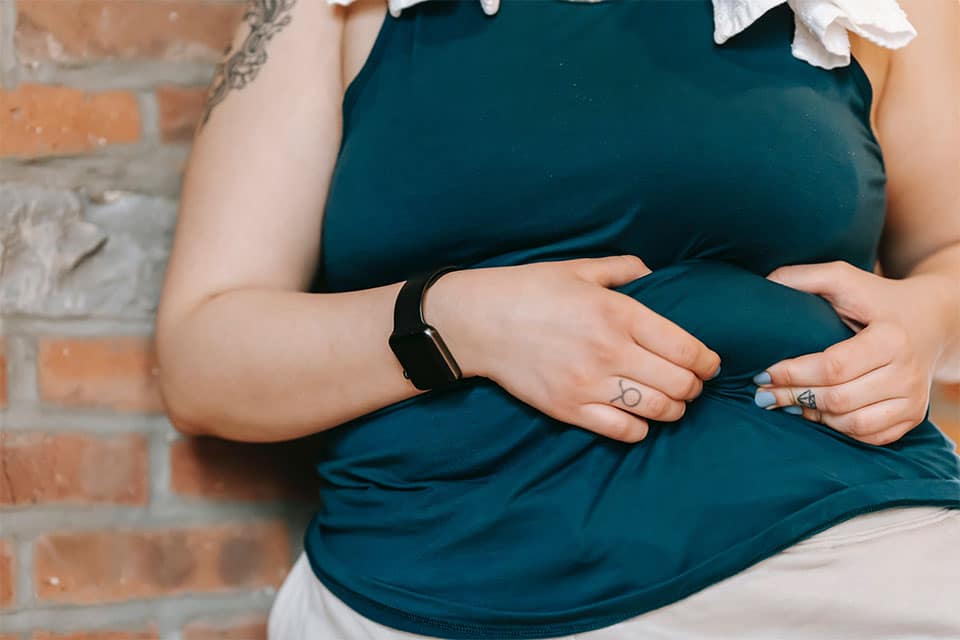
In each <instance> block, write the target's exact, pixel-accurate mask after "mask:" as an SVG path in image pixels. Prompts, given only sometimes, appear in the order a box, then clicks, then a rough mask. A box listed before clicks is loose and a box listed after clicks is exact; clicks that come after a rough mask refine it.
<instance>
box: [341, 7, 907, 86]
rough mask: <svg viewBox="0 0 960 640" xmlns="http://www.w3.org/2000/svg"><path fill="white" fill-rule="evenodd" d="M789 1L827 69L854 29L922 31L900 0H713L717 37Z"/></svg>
mask: <svg viewBox="0 0 960 640" xmlns="http://www.w3.org/2000/svg"><path fill="white" fill-rule="evenodd" d="M353 1H354V0H327V2H328V3H329V4H341V5H347V4H351V3H352V2H353ZM426 1H427V0H388V6H389V9H390V14H391V15H393V16H394V17H397V16H399V15H400V13H401V12H402V11H403V10H404V9H406V8H407V7H410V6H413V5H415V4H417V3H420V2H426ZM568 1H571V2H602V1H603V0H568ZM479 3H480V7H481V8H482V9H483V12H484V13H485V14H487V15H493V14H495V13H496V12H497V10H498V9H499V8H500V0H479ZM784 3H786V4H787V5H788V6H789V7H790V8H791V9H792V10H793V13H794V16H795V23H796V30H795V32H794V37H793V45H792V51H793V55H794V57H796V58H799V59H800V60H804V61H806V62H809V63H810V64H812V65H814V66H817V67H822V68H824V69H833V68H834V67H841V66H846V65H848V64H850V37H849V32H850V31H852V32H854V33H856V34H857V35H858V36H861V37H863V38H866V39H867V40H869V41H871V42H873V43H874V44H877V45H879V46H881V47H886V48H888V49H898V48H900V47H902V46H904V45H906V44H907V43H908V42H910V41H911V40H912V39H913V38H914V37H915V36H916V35H917V32H916V30H915V29H914V27H913V25H912V24H910V20H909V19H908V18H907V15H906V14H905V13H904V12H903V9H902V8H901V7H900V5H899V4H898V3H897V0H713V22H714V32H713V40H714V42H716V43H717V44H723V43H724V42H726V41H727V40H729V39H730V38H732V37H733V36H735V35H737V34H738V33H740V32H741V31H743V30H744V29H746V28H747V27H749V26H750V25H751V24H753V23H754V22H756V20H757V19H758V18H760V16H762V15H763V14H765V13H766V12H767V11H769V10H770V9H772V8H773V7H775V6H778V5H781V4H784Z"/></svg>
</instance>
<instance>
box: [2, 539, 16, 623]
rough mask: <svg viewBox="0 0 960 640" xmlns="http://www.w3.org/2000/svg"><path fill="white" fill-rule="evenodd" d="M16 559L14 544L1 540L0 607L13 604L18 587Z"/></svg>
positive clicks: (3, 607)
mask: <svg viewBox="0 0 960 640" xmlns="http://www.w3.org/2000/svg"><path fill="white" fill-rule="evenodd" d="M16 568H17V565H16V561H15V558H14V555H13V545H12V544H11V543H10V542H9V541H7V540H0V609H5V608H7V607H9V606H10V605H11V604H13V597H14V594H15V593H16V592H17V589H16V586H17V584H16V578H15V574H16Z"/></svg>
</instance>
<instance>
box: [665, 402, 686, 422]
mask: <svg viewBox="0 0 960 640" xmlns="http://www.w3.org/2000/svg"><path fill="white" fill-rule="evenodd" d="M686 413H687V403H686V402H671V403H670V412H669V415H667V416H666V417H665V418H664V420H665V421H667V422H675V421H677V420H679V419H680V418H682V417H683V416H684V415H685V414H686Z"/></svg>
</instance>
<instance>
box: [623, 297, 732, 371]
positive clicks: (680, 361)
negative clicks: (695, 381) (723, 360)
mask: <svg viewBox="0 0 960 640" xmlns="http://www.w3.org/2000/svg"><path fill="white" fill-rule="evenodd" d="M636 309H637V319H636V321H635V322H633V323H632V324H631V326H632V328H633V339H634V340H636V341H637V343H638V344H639V345H640V346H642V347H644V348H645V349H647V350H649V351H652V352H653V353H655V354H657V355H658V356H660V357H661V358H664V359H666V360H668V361H670V362H672V363H674V364H676V365H678V366H680V367H683V368H684V369H687V370H689V371H692V372H694V373H695V374H697V376H698V377H699V378H700V379H701V380H709V379H711V378H713V377H714V376H716V375H717V374H718V373H719V372H720V356H719V355H717V353H716V352H715V351H713V350H711V349H708V348H707V345H705V344H703V342H701V341H700V340H698V339H697V338H695V337H693V336H692V335H690V334H689V333H688V332H687V331H685V330H684V329H682V328H681V327H680V326H679V325H677V324H676V323H674V322H671V321H670V320H667V319H666V318H664V317H663V316H661V315H660V314H658V313H654V312H653V311H652V310H650V309H648V308H647V307H645V306H643V305H637V307H636Z"/></svg>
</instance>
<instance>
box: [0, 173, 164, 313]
mask: <svg viewBox="0 0 960 640" xmlns="http://www.w3.org/2000/svg"><path fill="white" fill-rule="evenodd" d="M99 201H100V203H99V204H94V203H91V202H89V201H86V200H84V199H82V198H81V197H79V196H78V195H77V194H75V193H74V192H71V191H67V190H59V189H51V188H47V187H40V186H36V185H25V184H11V183H7V184H3V185H0V269H2V274H3V277H2V279H0V312H2V313H4V314H12V313H18V314H28V315H34V316H45V317H77V316H94V317H111V318H118V317H122V318H129V317H148V316H151V315H152V314H153V312H154V311H155V309H156V303H157V298H158V296H159V290H160V285H161V283H162V278H163V270H164V268H165V265H166V259H167V254H168V253H169V249H170V241H171V238H172V233H173V226H174V222H175V216H176V203H175V202H174V201H173V200H169V199H165V198H158V197H151V196H143V195H139V194H132V193H125V192H105V193H102V194H100V197H99Z"/></svg>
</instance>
